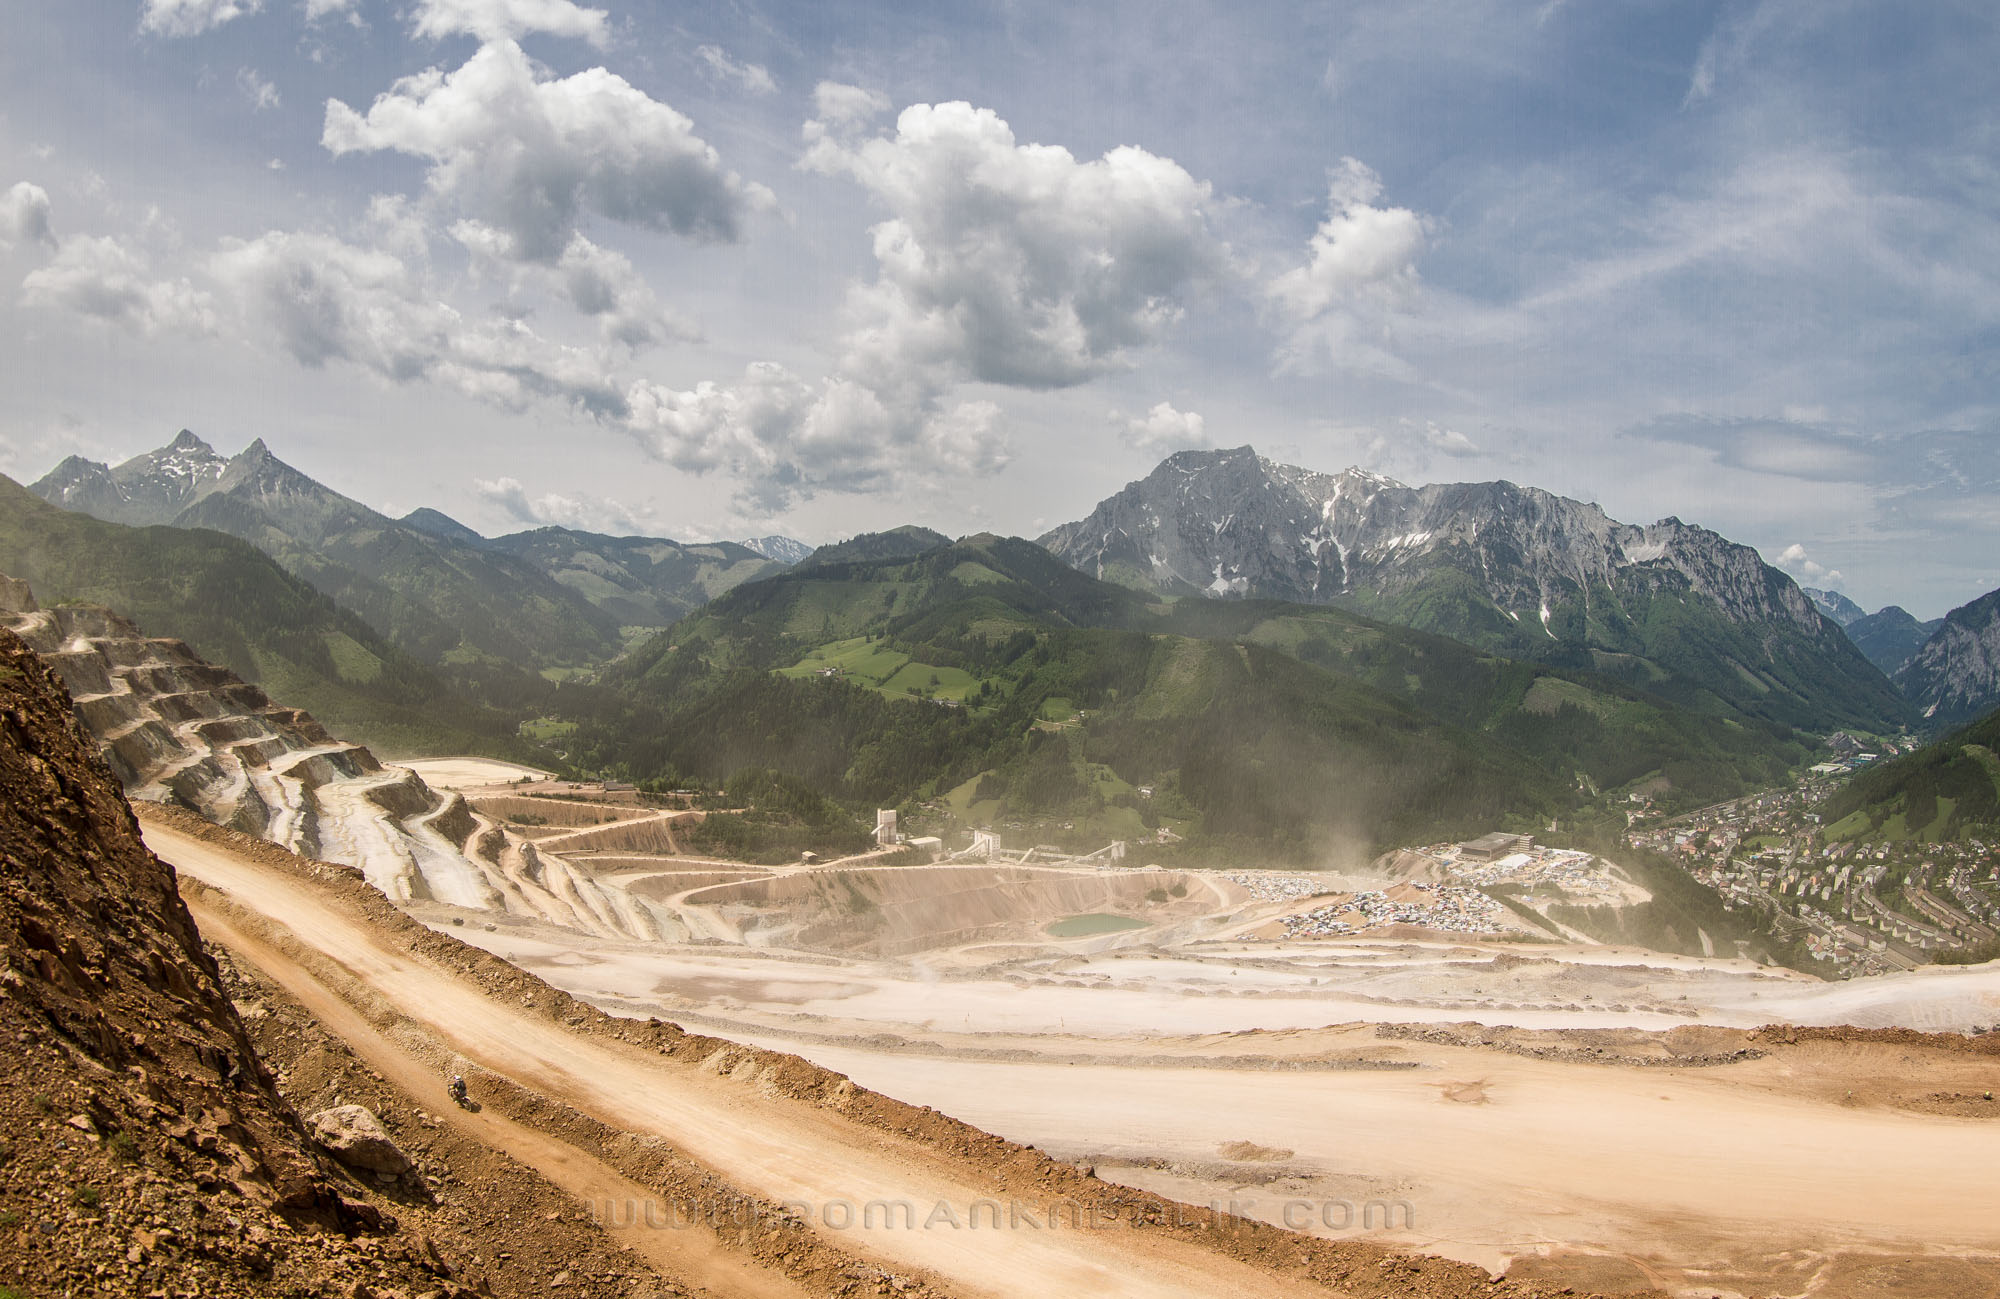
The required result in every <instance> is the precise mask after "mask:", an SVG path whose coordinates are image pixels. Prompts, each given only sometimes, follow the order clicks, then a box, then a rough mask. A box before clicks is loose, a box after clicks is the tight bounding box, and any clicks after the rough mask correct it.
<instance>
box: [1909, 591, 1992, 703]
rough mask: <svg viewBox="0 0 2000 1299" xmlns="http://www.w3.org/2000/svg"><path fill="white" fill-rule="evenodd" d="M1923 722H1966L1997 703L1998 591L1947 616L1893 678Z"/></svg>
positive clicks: (1962, 606)
mask: <svg viewBox="0 0 2000 1299" xmlns="http://www.w3.org/2000/svg"><path fill="white" fill-rule="evenodd" d="M1896 682H1897V684H1898V685H1900V686H1902V688H1903V693H1904V694H1905V695H1907V696H1908V697H1909V700H1910V702H1911V703H1912V704H1914V705H1915V706H1916V708H1917V710H1918V711H1919V712H1921V713H1922V714H1923V716H1924V718H1925V720H1926V721H1929V722H1933V723H1936V724H1939V725H1948V724H1951V723H1954V722H1963V721H1970V720H1971V719H1972V718H1975V717H1979V716H1981V715H1983V714H1985V713H1988V712H1991V711H1992V710H1993V709H1994V708H1996V707H2000V591H1989V592H1987V593H1986V594H1985V595H1982V596H1980V597H1979V598H1978V599H1977V600H1974V601H1973V602H1972V603H1970V604H1966V605H1960V606H1959V607H1958V608H1956V609H1953V610H1952V611H1951V612H1950V613H1948V614H1946V615H1945V619H1944V625H1943V626H1941V627H1939V628H1938V629H1937V631H1936V632H1934V633H1932V635H1931V638H1930V639H1929V640H1927V641H1925V642H1924V644H1923V646H1922V647H1921V648H1920V649H1918V650H1917V652H1916V653H1915V654H1914V655H1913V656H1912V657H1911V659H1910V661H1909V663H1908V664H1907V665H1905V666H1904V668H1903V669H1902V671H1901V672H1899V673H1898V674H1897V676H1896Z"/></svg>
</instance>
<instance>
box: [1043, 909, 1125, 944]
mask: <svg viewBox="0 0 2000 1299" xmlns="http://www.w3.org/2000/svg"><path fill="white" fill-rule="evenodd" d="M1145 927H1146V922H1145V921H1143V920H1134V919H1133V918H1132V917H1130V916H1113V915H1107V914H1106V913H1104V912H1102V911H1092V912H1090V913H1088V914H1086V915H1081V916H1064V917H1063V918H1062V919H1061V920H1058V921H1056V922H1055V923H1054V924H1052V925H1050V926H1049V927H1048V930H1047V932H1048V935H1049V937H1051V938H1087V937H1089V936H1090V935H1092V934H1115V933H1117V932H1118V931H1119V930H1121V929H1144V928H1145Z"/></svg>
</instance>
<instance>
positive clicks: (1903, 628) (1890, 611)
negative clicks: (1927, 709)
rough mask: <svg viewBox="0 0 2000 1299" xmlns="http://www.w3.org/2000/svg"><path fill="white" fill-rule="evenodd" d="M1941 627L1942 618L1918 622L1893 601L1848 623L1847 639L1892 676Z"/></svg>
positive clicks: (1871, 661) (1869, 659)
mask: <svg viewBox="0 0 2000 1299" xmlns="http://www.w3.org/2000/svg"><path fill="white" fill-rule="evenodd" d="M1942 626H1944V619H1942V618H1932V619H1931V620H1930V621H1928V622H1918V621H1917V620H1916V619H1915V618H1914V617H1912V616H1911V615H1910V614H1909V612H1908V611H1906V610H1904V609H1903V608H1902V607H1900V606H1898V605H1893V604H1892V605H1890V606H1889V607H1888V608H1886V609H1877V610H1876V611H1875V612H1874V613H1871V614H1867V615H1866V616H1864V617H1861V618H1857V619H1855V620H1854V621H1853V622H1851V623H1849V624H1847V639H1849V640H1851V641H1853V642H1854V647H1855V648H1856V649H1858V650H1860V651H1861V652H1862V653H1863V654H1866V655H1867V656H1868V661H1869V662H1870V663H1873V664H1874V665H1875V666H1876V667H1878V668H1881V669H1882V671H1884V672H1886V673H1888V674H1889V676H1890V677H1891V678H1892V679H1893V678H1894V677H1895V675H1896V674H1897V673H1898V672H1900V671H1902V670H1903V667H1904V665H1905V664H1907V663H1908V662H1909V661H1910V660H1911V659H1912V658H1914V657H1915V656H1916V653H1917V651H1918V650H1920V649H1922V648H1923V645H1924V642H1925V641H1927V640H1929V639H1930V638H1931V636H1932V635H1933V634H1935V633H1936V631H1937V629H1938V628H1940V627H1942Z"/></svg>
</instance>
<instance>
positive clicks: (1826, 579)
mask: <svg viewBox="0 0 2000 1299" xmlns="http://www.w3.org/2000/svg"><path fill="white" fill-rule="evenodd" d="M1778 567H1779V568H1782V569H1784V570H1785V571H1786V572H1787V573H1790V574H1791V575H1792V576H1793V577H1794V578H1796V579H1797V580H1798V581H1799V582H1800V583H1802V584H1803V585H1806V586H1817V587H1825V588H1830V589H1834V590H1838V589H1839V588H1840V586H1841V585H1842V584H1843V583H1844V582H1846V581H1847V579H1846V578H1845V577H1843V576H1841V573H1840V570H1839V569H1837V568H1828V567H1827V566H1826V565H1824V564H1822V563H1820V562H1819V561H1817V560H1815V559H1813V558H1812V556H1810V555H1808V554H1806V548H1805V547H1804V546H1802V545H1800V544H1799V543H1798V542H1796V541H1794V542H1793V543H1792V544H1791V545H1789V546H1786V547H1785V548H1784V549H1783V550H1781V551H1779V552H1778Z"/></svg>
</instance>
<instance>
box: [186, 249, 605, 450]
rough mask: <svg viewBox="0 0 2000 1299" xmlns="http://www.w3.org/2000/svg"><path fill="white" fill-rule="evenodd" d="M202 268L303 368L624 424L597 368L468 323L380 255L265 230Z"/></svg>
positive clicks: (559, 350)
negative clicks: (543, 401)
mask: <svg viewBox="0 0 2000 1299" xmlns="http://www.w3.org/2000/svg"><path fill="white" fill-rule="evenodd" d="M210 267H211V270H212V272H213V273H214V275H215V277H216V279H217V280H218V281H220V282H221V283H222V284H223V285H225V286H226V287H227V288H228V289H229V291H230V292H231V294H232V296H233V297H234V298H235V300H236V301H237V303H238V304H239V305H240V307H241V308H242V310H243V312H244V313H245V315H246V316H247V317H248V319H250V320H251V321H253V322H255V325H256V327H257V329H258V330H259V331H260V332H262V333H264V334H266V335H268V336H271V337H275V338H276V340H277V342H278V343H279V345H280V346H281V347H283V348H284V349H285V350H286V351H287V352H289V353H291V355H292V357H293V358H294V359H295V360H297V361H298V362H299V363H300V364H302V365H306V366H311V367H315V368H317V367H321V366H325V365H327V364H329V363H331V362H335V361H344V362H348V363H351V364H353V365H357V366H360V367H362V368H363V369H365V370H369V371H372V372H373V373H375V374H376V375H378V376H380V377H382V378H384V379H387V380H390V381H392V382H397V383H407V382H412V381H416V380H427V381H430V382H433V383H438V384H442V385H444V386H446V387H449V388H454V389H456V390H457V391H459V392H461V393H464V394H465V395H467V396H470V397H473V398H475V399H477V400H481V401H487V402H492V403H494V404H495V405H499V406H503V407H506V408H509V409H519V408H520V407H523V406H525V405H527V404H528V403H529V402H530V401H532V400H535V399H537V398H552V399H555V400H558V401H562V402H565V403H568V404H571V405H574V406H577V407H579V408H581V409H584V410H586V411H589V412H590V413H592V414H595V415H599V416H602V417H610V418H616V417H619V416H622V414H623V413H624V400H623V398H622V396H621V395H620V394H619V392H618V389H617V385H616V383H615V382H614V381H613V380H612V378H611V377H610V375H609V372H608V369H607V366H606V365H605V363H604V361H603V359H602V358H601V357H598V356H596V355H594V354H592V353H590V352H587V351H584V350H582V349H578V348H574V347H568V346H565V345H563V344H561V343H558V342H554V341H552V340H550V339H546V338H543V337H541V336H540V335H538V334H536V333H535V332H534V331H533V330H531V329H529V328H528V327H527V326H526V325H525V324H523V323H522V322H520V321H518V320H509V319H487V320H478V319H468V318H467V317H466V316H465V315H463V314H462V313H461V312H459V311H458V310H457V309H456V308H454V307H452V306H451V305H449V304H448V303H446V302H444V301H443V300H442V298H441V297H440V295H439V294H438V293H437V292H436V290H435V289H434V287H433V286H432V285H431V284H430V283H429V282H428V281H427V279H426V277H425V276H424V275H423V274H422V273H421V272H420V271H419V270H418V269H416V268H413V267H412V266H411V265H410V264H409V263H407V262H405V261H404V260H403V259H402V258H401V257H398V256H397V255H396V254H395V253H393V252H390V251H388V250H387V249H385V248H382V247H362V246H360V245H356V244H351V243H348V242H346V241H344V240H341V239H338V238H335V237H333V236H331V235H324V234H316V233H307V232H297V231H276V230H274V231H270V232H268V233H266V234H264V235H261V236H259V237H258V238H256V239H253V240H247V241H246V240H233V241H230V242H229V243H228V244H227V245H225V247H224V248H223V249H222V251H221V252H219V253H217V254H216V255H215V256H214V257H213V258H212V259H211V262H210Z"/></svg>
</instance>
